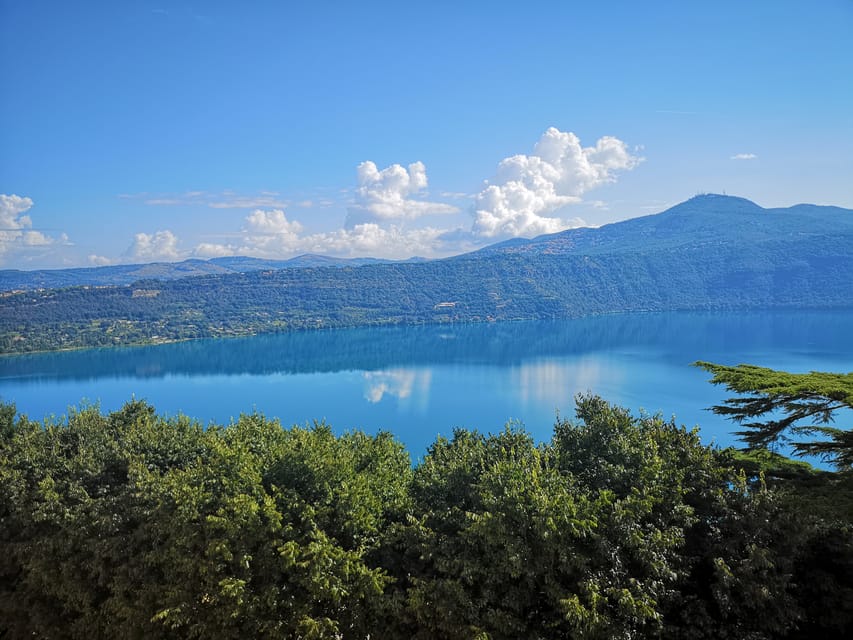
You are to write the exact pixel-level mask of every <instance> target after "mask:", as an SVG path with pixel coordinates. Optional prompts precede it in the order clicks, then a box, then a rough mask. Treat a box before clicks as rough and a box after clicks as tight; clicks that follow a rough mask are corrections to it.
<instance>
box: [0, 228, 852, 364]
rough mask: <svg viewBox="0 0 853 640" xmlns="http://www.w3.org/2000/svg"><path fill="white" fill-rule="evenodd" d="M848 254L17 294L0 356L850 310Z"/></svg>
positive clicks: (809, 252)
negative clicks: (633, 318) (211, 340)
mask: <svg viewBox="0 0 853 640" xmlns="http://www.w3.org/2000/svg"><path fill="white" fill-rule="evenodd" d="M849 253H850V244H849V242H846V240H844V239H843V238H840V239H835V240H833V239H832V238H829V239H827V238H826V237H823V236H820V237H811V236H808V235H806V236H803V237H801V238H800V237H799V236H798V239H797V241H796V242H794V243H792V242H791V241H790V239H789V240H787V241H786V242H781V241H780V242H763V243H750V242H746V241H744V242H741V243H735V244H732V243H729V244H724V245H713V244H707V243H703V244H700V245H690V244H679V243H678V242H673V244H672V246H669V245H667V246H663V247H661V246H656V247H654V248H653V249H649V250H644V249H643V246H642V244H640V245H639V246H633V245H632V246H631V249H630V251H627V250H626V251H624V252H618V251H616V252H613V253H600V254H596V253H588V254H585V255H581V254H576V253H572V252H563V253H559V254H552V253H547V252H540V253H525V254H517V253H489V252H486V253H474V254H467V255H464V256H460V257H456V258H451V259H446V260H435V261H430V262H421V263H391V264H368V265H363V266H359V267H340V268H335V267H328V268H316V267H306V268H301V269H281V270H276V271H256V272H251V273H238V274H226V275H209V276H195V277H187V278H181V279H178V280H169V281H162V280H155V279H149V280H140V281H138V282H136V283H134V284H133V285H131V286H113V287H70V288H65V289H46V290H39V291H25V292H21V293H14V294H4V297H3V299H2V301H0V353H23V352H31V351H48V350H55V349H66V348H80V347H104V346H115V345H126V344H147V343H157V342H164V341H177V340H187V339H193V338H208V337H226V336H237V335H254V334H259V333H276V332H281V331H292V330H299V329H317V328H329V327H354V326H372V325H397V324H424V323H453V322H491V321H510V320H527V319H546V318H567V317H581V316H591V315H600V314H611V313H621V312H637V311H670V310H677V309H694V310H715V309H721V310H731V309H766V308H800V309H802V308H815V309H822V308H848V309H849V308H850V305H851V302H850V301H851V300H853V279H851V278H849V265H850V258H849ZM140 291H144V292H147V293H146V295H139V294H138V292H140ZM134 292H137V295H134ZM154 292H156V295H155V293H154Z"/></svg>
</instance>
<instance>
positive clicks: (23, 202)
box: [0, 194, 70, 260]
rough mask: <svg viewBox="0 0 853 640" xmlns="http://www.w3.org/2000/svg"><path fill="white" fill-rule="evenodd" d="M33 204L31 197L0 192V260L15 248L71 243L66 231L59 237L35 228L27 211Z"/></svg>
mask: <svg viewBox="0 0 853 640" xmlns="http://www.w3.org/2000/svg"><path fill="white" fill-rule="evenodd" d="M32 206H33V201H32V199H31V198H27V197H23V196H18V195H15V194H12V195H7V194H0V260H2V259H3V257H4V256H5V255H6V254H8V253H10V252H13V251H15V250H22V249H26V248H32V247H44V246H47V245H52V244H65V245H67V244H70V243H69V240H68V236H67V235H65V234H64V233H63V234H61V235H60V237H59V238H54V237H52V236H49V235H46V234H44V233H43V232H41V231H39V230H37V229H33V228H32V227H33V221H32V219H31V218H30V216H29V215H27V211H29V210H30V209H31V208H32Z"/></svg>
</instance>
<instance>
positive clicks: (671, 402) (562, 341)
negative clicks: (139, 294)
mask: <svg viewBox="0 0 853 640" xmlns="http://www.w3.org/2000/svg"><path fill="white" fill-rule="evenodd" d="M696 360H708V361H711V362H719V363H725V364H737V363H741V362H748V363H752V364H758V365H762V366H767V367H772V368H777V369H785V370H789V371H810V370H821V371H842V372H846V371H853V311H846V312H802V311H801V312H772V313H771V312H767V313H749V314H744V313H739V314H731V313H726V314H724V313H714V314H711V313H667V314H641V315H619V316H606V317H598V318H586V319H581V320H563V321H543V322H523V323H507V324H480V325H441V326H418V327H387V328H367V329H349V330H336V331H319V332H304V333H294V334H284V335H274V336H258V337H253V338H245V339H231V340H201V341H194V342H186V343H179V344H171V345H161V346H156V347H135V348H121V349H96V350H88V351H75V352H65V353H52V354H35V355H29V356H18V357H6V358H0V397H2V399H3V400H4V401H7V402H8V401H11V402H14V403H15V404H16V405H17V407H18V410H19V411H20V412H21V413H25V414H27V415H29V416H30V417H31V418H42V417H45V416H49V415H55V416H62V415H63V414H66V413H67V411H68V408H69V406H80V405H81V403H84V402H98V403H100V406H101V408H102V409H103V410H105V411H109V410H114V409H117V408H119V407H120V406H121V405H122V404H123V403H124V402H125V401H127V400H128V399H130V398H131V397H132V396H134V395H135V396H136V397H137V398H145V399H146V400H148V401H149V402H151V403H152V404H153V405H154V406H155V407H156V408H157V410H158V411H159V412H161V413H165V414H169V415H174V414H177V413H184V414H187V415H189V416H192V417H194V418H196V419H198V420H199V421H200V422H202V423H204V424H209V423H210V422H217V423H227V422H228V421H229V420H231V419H232V418H236V417H237V416H239V414H240V413H245V412H251V411H253V410H255V409H256V410H258V411H260V412H262V413H264V414H266V415H267V416H275V417H278V418H279V419H280V420H281V422H282V423H283V424H285V425H290V424H305V423H306V422H311V421H313V420H315V419H316V420H323V419H325V420H326V421H327V422H328V423H329V424H331V425H332V427H333V428H334V429H335V430H337V431H345V430H348V429H353V428H358V429H363V430H365V431H368V432H375V431H377V430H380V429H384V430H389V431H391V432H393V433H394V434H395V435H396V436H397V437H398V438H399V439H400V440H401V441H402V442H404V443H405V444H406V446H407V447H408V448H409V450H410V451H411V453H412V455H413V457H414V458H417V457H418V456H420V455H422V454H423V453H424V451H425V450H426V448H427V446H428V445H429V444H430V443H431V442H432V441H433V440H434V439H435V437H436V436H437V435H438V434H442V435H445V436H448V435H450V434H451V433H452V431H453V428H454V427H457V426H460V427H466V428H472V429H474V428H476V429H479V430H481V431H497V430H500V429H501V428H502V427H503V425H504V424H505V423H506V422H507V421H509V420H515V421H518V422H521V423H523V424H524V426H525V427H526V428H527V429H528V430H529V431H530V432H531V433H532V434H533V435H534V437H535V438H536V439H537V440H545V439H548V438H549V437H550V435H551V429H552V427H553V424H554V418H555V415H556V413H557V412H558V411H559V412H560V414H561V415H563V416H572V415H573V407H574V402H573V398H574V396H575V394H577V393H583V392H587V391H591V392H593V393H596V394H598V395H600V396H602V397H604V398H605V399H607V400H609V401H611V402H614V403H617V404H621V405H623V406H626V407H628V408H630V409H631V410H633V411H635V412H638V411H640V410H641V409H642V410H645V411H648V412H650V413H656V412H661V413H662V414H664V415H665V416H666V417H670V416H673V415H674V416H675V417H676V420H677V421H678V422H679V423H683V424H686V425H688V426H694V425H700V426H701V434H702V437H703V440H705V441H706V442H716V443H717V444H719V445H721V446H727V445H736V444H737V440H736V439H735V438H734V437H733V436H732V435H731V432H732V431H733V429H734V428H735V427H734V425H732V424H731V423H730V422H728V421H726V420H724V419H722V418H720V417H718V416H715V415H714V414H712V413H711V412H709V411H707V410H706V409H707V407H709V406H711V405H713V404H715V403H719V402H721V401H722V400H723V399H724V398H725V397H727V394H726V392H725V390H724V389H721V388H718V387H713V386H711V385H710V384H708V382H707V381H708V379H709V375H708V374H707V373H706V372H705V371H703V370H700V369H697V368H695V367H691V366H690V363H691V362H694V361H696ZM845 418H846V416H845Z"/></svg>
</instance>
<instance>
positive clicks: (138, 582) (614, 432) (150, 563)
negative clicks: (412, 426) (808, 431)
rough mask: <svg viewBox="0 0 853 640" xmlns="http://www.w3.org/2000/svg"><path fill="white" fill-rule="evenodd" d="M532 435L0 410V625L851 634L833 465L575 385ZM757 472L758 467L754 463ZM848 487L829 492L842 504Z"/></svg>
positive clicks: (84, 631) (28, 630) (266, 631)
mask: <svg viewBox="0 0 853 640" xmlns="http://www.w3.org/2000/svg"><path fill="white" fill-rule="evenodd" d="M576 414H577V415H576V419H574V420H564V419H560V420H558V421H557V424H556V426H555V429H554V436H553V439H552V440H551V441H550V442H548V443H542V444H536V443H534V442H533V440H532V439H531V437H530V436H529V435H528V434H527V433H526V432H525V431H524V430H523V429H521V428H519V427H517V426H513V425H510V426H508V427H506V428H505V429H504V430H503V431H501V432H499V433H497V434H494V435H482V434H480V433H477V432H470V431H464V430H457V431H456V432H454V434H453V437H452V438H451V439H449V440H447V439H442V438H439V439H438V440H437V441H436V442H435V443H434V444H433V445H432V446H431V447H430V449H429V451H428V454H427V455H426V457H425V458H424V459H423V460H422V461H420V462H419V463H418V464H417V465H415V466H414V467H412V465H411V462H410V460H409V457H408V455H407V454H406V452H405V451H404V450H403V448H402V446H401V445H400V443H399V442H397V441H395V440H394V439H393V438H392V437H391V436H390V435H389V434H387V433H380V434H377V435H375V436H369V435H366V434H364V433H360V432H352V433H345V434H343V435H335V434H334V433H333V432H332V430H331V429H330V428H329V427H328V426H327V425H325V424H314V425H312V426H306V427H292V428H289V429H286V428H282V426H281V425H280V424H279V423H278V422H276V421H273V420H268V419H267V418H265V417H263V416H261V415H258V414H249V415H243V416H241V417H240V418H239V419H238V420H237V421H236V422H234V423H232V424H229V425H227V426H211V427H209V428H206V429H205V428H202V427H201V426H200V425H199V424H197V423H195V422H193V421H192V420H189V419H187V418H185V417H177V418H169V419H164V418H162V417H159V416H158V415H157V414H156V412H155V411H154V409H153V408H152V407H151V406H150V405H148V404H147V403H145V402H144V401H138V400H133V401H131V402H129V403H128V404H126V405H125V406H124V407H123V408H122V409H121V410H119V411H116V412H113V413H110V414H108V415H104V414H102V413H101V412H100V411H99V409H98V408H97V407H84V408H83V409H81V410H79V411H73V412H71V414H70V415H69V416H68V418H67V420H66V421H64V422H62V423H60V422H47V423H45V424H39V423H35V422H32V421H30V420H28V419H27V418H26V417H23V416H18V415H17V414H16V412H15V411H14V407H12V406H10V405H6V406H3V407H0V433H2V438H1V439H0V487H2V491H0V637H3V638H10V639H11V638H24V637H46V638H69V639H76V638H114V637H123V638H214V639H217V638H229V639H230V638H242V637H257V638H294V639H296V638H300V639H301V638H318V639H319V638H368V637H383V638H392V639H394V638H400V639H403V638H406V639H408V638H452V639H456V638H459V639H462V638H465V639H474V638H480V639H483V638H492V639H494V640H499V639H504V638H506V639H509V638H565V637H572V638H590V639H598V638H638V637H659V638H753V639H764V638H767V639H769V638H806V637H843V636H844V635H845V634H849V633H850V632H851V631H853V607H851V605H850V603H851V602H853V571H851V569H853V528H851V525H850V522H851V519H850V512H849V511H848V510H847V509H848V507H846V506H844V500H836V501H835V502H833V501H831V500H828V499H827V496H828V495H829V492H835V494H836V496H839V495H846V496H848V497H849V496H851V495H853V483H851V477H850V476H849V475H845V474H832V473H828V472H817V471H814V470H811V469H809V468H807V467H802V466H800V465H796V464H791V463H790V461H786V460H784V459H780V458H778V457H774V456H755V455H752V456H744V455H741V454H738V453H736V452H731V451H717V450H715V449H712V448H709V447H706V446H703V445H702V444H701V443H700V442H699V439H698V436H697V434H696V432H695V431H687V430H685V429H684V428H683V427H678V426H676V425H675V424H674V423H673V422H671V421H665V420H663V419H661V418H660V417H659V416H640V417H639V418H637V417H634V416H632V415H631V414H630V413H628V412H627V411H625V410H624V409H620V408H618V407H613V406H611V405H609V404H608V403H606V402H604V401H603V400H601V399H600V398H598V397H595V396H582V397H579V398H578V400H577V411H576ZM765 478H769V479H770V480H768V481H767V482H765ZM851 502H853V501H849V502H848V503H847V504H848V505H849V504H850V503H851Z"/></svg>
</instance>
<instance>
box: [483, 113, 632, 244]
mask: <svg viewBox="0 0 853 640" xmlns="http://www.w3.org/2000/svg"><path fill="white" fill-rule="evenodd" d="M641 161H642V158H640V157H638V156H635V155H632V154H631V152H630V151H629V150H628V147H627V145H626V144H625V143H624V142H622V141H621V140H619V139H618V138H614V137H612V136H605V137H603V138H600V139H599V140H598V142H597V143H596V144H595V146H594V147H582V146H581V142H580V139H579V138H578V137H577V136H576V135H575V134H574V133H571V132H565V131H560V130H559V129H556V128H554V127H551V128H549V129H548V130H547V131H546V132H545V133H544V134H543V135H542V137H541V138H540V139H539V142H537V143H536V146H535V147H534V149H533V154H532V155H515V156H511V157H509V158H505V159H504V160H502V161H501V162H500V164H499V165H498V169H497V172H496V173H495V177H494V178H493V179H492V180H491V181H490V182H489V184H488V185H487V186H486V187H485V188H484V189H483V190H482V191H481V192H480V193H479V194H477V196H476V199H475V201H474V225H473V228H472V231H473V233H474V235H476V236H479V237H481V238H488V239H499V238H506V237H517V236H525V237H530V236H535V235H539V234H543V233H554V232H557V231H561V230H562V229H566V228H569V227H570V226H577V225H572V223H571V222H569V221H567V220H564V219H563V218H561V217H559V216H555V215H552V214H555V213H557V212H558V211H559V210H560V209H561V208H563V207H565V206H567V205H570V204H574V203H577V202H580V201H581V195H583V194H584V193H586V192H587V191H589V190H590V189H594V188H595V187H598V186H601V185H603V184H607V183H609V182H614V181H615V180H616V175H617V173H618V172H619V171H627V170H630V169H633V168H634V167H636V166H637V165H638V164H639V163H640V162H641Z"/></svg>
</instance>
